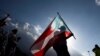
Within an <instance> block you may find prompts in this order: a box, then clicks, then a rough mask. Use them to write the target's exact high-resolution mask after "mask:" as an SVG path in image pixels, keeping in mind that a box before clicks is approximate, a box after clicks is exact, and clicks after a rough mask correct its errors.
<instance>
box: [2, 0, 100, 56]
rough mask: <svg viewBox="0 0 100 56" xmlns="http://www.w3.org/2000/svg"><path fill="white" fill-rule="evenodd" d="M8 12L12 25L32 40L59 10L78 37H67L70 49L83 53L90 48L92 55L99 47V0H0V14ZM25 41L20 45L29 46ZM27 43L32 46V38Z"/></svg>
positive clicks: (85, 53)
mask: <svg viewBox="0 0 100 56" xmlns="http://www.w3.org/2000/svg"><path fill="white" fill-rule="evenodd" d="M6 12H7V13H9V14H10V17H11V18H12V19H11V20H12V22H11V23H10V24H11V25H12V26H14V27H16V28H18V29H20V31H19V32H20V34H22V35H24V34H23V33H24V31H25V32H26V33H25V34H28V37H29V36H31V38H32V39H37V38H38V36H40V34H41V33H42V32H43V31H44V30H45V28H46V27H47V26H48V24H49V23H50V21H51V20H52V19H53V18H54V17H56V16H57V12H59V13H60V15H61V16H62V18H63V19H64V21H65V22H66V24H67V25H68V27H69V28H70V30H71V31H72V32H73V33H74V35H75V37H76V40H75V39H74V38H73V37H71V38H70V39H68V47H69V49H74V50H75V51H77V52H79V53H81V54H82V55H84V56H88V51H90V54H91V56H93V55H94V53H93V52H92V49H93V48H94V45H95V44H98V45H99V46H100V25H99V24H100V0H0V15H4V14H5V13H6ZM22 30H23V31H22ZM24 37H25V36H24ZM28 39H29V38H28ZM30 40H31V39H30ZM25 41H27V39H25V38H23V39H22V41H20V43H21V44H20V45H22V44H23V45H25V46H27V44H25V43H22V42H25ZM28 43H30V44H29V46H28V47H30V46H31V44H32V43H33V41H32V40H31V41H29V42H28ZM21 48H23V47H21Z"/></svg>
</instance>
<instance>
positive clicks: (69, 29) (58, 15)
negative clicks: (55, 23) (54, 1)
mask: <svg viewBox="0 0 100 56" xmlns="http://www.w3.org/2000/svg"><path fill="white" fill-rule="evenodd" d="M57 15H58V16H59V17H60V19H61V20H62V21H63V22H64V20H63V19H62V17H61V16H60V14H59V12H57ZM64 24H65V26H66V27H67V29H68V30H69V31H70V32H72V31H71V30H70V29H69V28H68V26H67V24H66V23H65V22H64ZM72 34H73V33H72ZM73 37H74V39H76V38H75V36H74V34H73Z"/></svg>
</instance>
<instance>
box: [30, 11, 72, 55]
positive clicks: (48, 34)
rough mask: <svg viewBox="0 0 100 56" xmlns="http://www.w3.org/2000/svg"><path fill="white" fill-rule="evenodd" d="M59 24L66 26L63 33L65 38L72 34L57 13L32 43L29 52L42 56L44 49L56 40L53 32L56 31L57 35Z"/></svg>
mask: <svg viewBox="0 0 100 56" xmlns="http://www.w3.org/2000/svg"><path fill="white" fill-rule="evenodd" d="M61 26H64V27H65V28H66V30H65V35H66V39H67V38H69V37H70V36H72V32H71V31H70V30H69V28H68V27H67V25H66V24H65V22H64V20H63V19H62V18H61V16H60V15H59V13H58V15H57V17H55V18H54V19H53V20H52V21H51V23H50V24H49V25H48V27H47V28H46V30H45V31H44V32H43V33H42V35H41V36H40V37H39V38H38V39H37V40H36V41H35V42H34V43H33V45H32V47H31V52H32V54H33V56H44V55H45V53H46V51H47V50H48V49H49V48H50V47H52V46H53V45H54V43H55V42H57V41H56V39H59V38H56V37H55V34H54V33H55V32H56V31H58V33H57V34H56V36H58V35H59V34H60V33H61V32H59V31H60V30H59V28H60V27H61Z"/></svg>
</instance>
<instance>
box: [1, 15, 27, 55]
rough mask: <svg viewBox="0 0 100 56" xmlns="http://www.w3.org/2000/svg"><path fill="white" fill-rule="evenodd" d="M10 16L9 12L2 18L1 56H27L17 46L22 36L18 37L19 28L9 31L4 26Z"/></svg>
mask: <svg viewBox="0 0 100 56" xmlns="http://www.w3.org/2000/svg"><path fill="white" fill-rule="evenodd" d="M8 17H9V14H7V15H6V16H5V17H3V18H0V56H26V55H24V53H22V52H21V50H20V49H19V48H18V47H17V44H18V42H19V41H20V39H21V37H17V36H16V34H17V32H18V29H16V28H15V29H12V30H11V31H10V32H7V31H6V29H5V28H4V27H5V26H6V24H7V22H6V19H7V18H8Z"/></svg>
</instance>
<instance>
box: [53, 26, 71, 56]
mask: <svg viewBox="0 0 100 56" xmlns="http://www.w3.org/2000/svg"><path fill="white" fill-rule="evenodd" d="M59 30H60V31H56V32H55V33H54V34H55V35H57V34H59V33H62V32H64V31H66V28H65V26H61V27H60V28H59ZM59 37H60V41H59V42H57V43H55V44H54V45H53V49H54V50H55V51H56V53H57V56H70V54H69V52H68V47H67V41H66V37H65V36H64V35H61V36H59ZM69 37H70V36H69Z"/></svg>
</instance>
